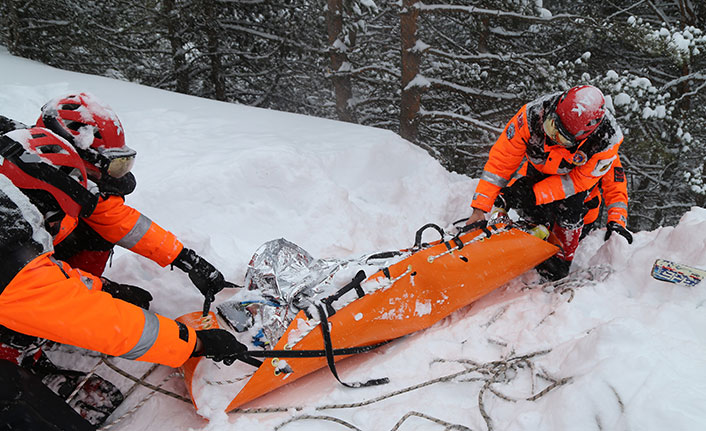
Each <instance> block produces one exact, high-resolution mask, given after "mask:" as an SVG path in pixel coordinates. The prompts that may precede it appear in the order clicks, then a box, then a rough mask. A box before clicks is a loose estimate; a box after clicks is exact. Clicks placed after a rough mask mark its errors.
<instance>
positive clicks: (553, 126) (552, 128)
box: [542, 113, 576, 148]
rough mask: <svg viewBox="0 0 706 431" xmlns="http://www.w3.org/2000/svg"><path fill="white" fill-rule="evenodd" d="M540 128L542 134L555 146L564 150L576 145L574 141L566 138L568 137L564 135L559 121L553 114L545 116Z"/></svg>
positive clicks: (566, 134) (564, 131)
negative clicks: (542, 130) (542, 129)
mask: <svg viewBox="0 0 706 431" xmlns="http://www.w3.org/2000/svg"><path fill="white" fill-rule="evenodd" d="M542 127H543V128H544V133H545V134H546V135H547V136H548V137H549V139H551V140H552V141H554V142H555V143H556V144H557V145H561V146H562V147H564V148H570V147H573V146H574V145H576V141H575V140H574V139H573V138H569V137H568V136H570V135H569V134H568V133H566V130H564V127H563V126H562V124H561V121H559V118H557V115H556V114H555V113H552V114H550V115H547V118H545V119H544V123H543V124H542Z"/></svg>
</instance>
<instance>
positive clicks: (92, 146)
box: [37, 93, 137, 178]
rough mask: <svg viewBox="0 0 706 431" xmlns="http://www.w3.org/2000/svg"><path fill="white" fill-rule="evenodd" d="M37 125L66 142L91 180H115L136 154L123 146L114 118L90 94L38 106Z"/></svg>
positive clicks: (126, 170) (122, 134)
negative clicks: (86, 170) (71, 146)
mask: <svg viewBox="0 0 706 431" xmlns="http://www.w3.org/2000/svg"><path fill="white" fill-rule="evenodd" d="M37 125H38V126H41V127H46V128H48V129H50V130H52V131H53V132H54V133H56V134H57V135H59V136H61V137H62V138H64V139H66V140H67V141H69V143H71V144H72V145H73V146H74V148H76V150H77V151H78V153H79V154H80V156H81V158H82V159H83V160H84V161H85V162H86V163H87V165H86V168H87V169H88V172H89V174H90V175H91V177H98V178H99V177H100V176H101V175H103V174H107V175H110V176H113V177H116V178H119V177H122V176H123V175H125V174H126V173H128V172H129V171H130V169H131V168H132V165H133V163H134V160H135V155H136V154H137V153H135V151H134V150H133V149H131V148H130V147H128V146H127V145H125V133H124V131H123V126H122V124H121V123H120V120H119V119H118V116H117V115H116V114H115V112H114V111H113V110H112V109H111V108H110V107H109V106H108V105H106V104H104V103H103V102H101V101H100V100H98V98H96V97H95V96H93V95H92V94H89V93H72V94H69V95H66V96H62V97H57V98H55V99H52V100H50V101H49V102H47V103H46V104H45V105H44V106H42V114H41V116H40V117H39V120H37Z"/></svg>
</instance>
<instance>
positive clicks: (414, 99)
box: [400, 0, 421, 143]
mask: <svg viewBox="0 0 706 431" xmlns="http://www.w3.org/2000/svg"><path fill="white" fill-rule="evenodd" d="M416 3H417V0H403V1H402V12H401V14H400V34H401V38H402V53H401V54H402V55H401V57H402V94H401V97H400V136H402V137H403V138H405V139H407V140H408V141H410V142H414V143H416V142H417V138H418V137H419V117H418V115H417V114H418V113H419V106H420V99H421V89H420V87H419V86H417V85H411V86H410V85H409V84H410V82H412V81H413V80H414V78H416V77H417V75H418V73H419V63H420V59H421V54H420V53H419V51H417V50H416V49H414V48H415V46H416V44H417V17H418V16H419V10H418V9H417V8H416V7H415V6H416Z"/></svg>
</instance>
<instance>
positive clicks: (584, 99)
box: [552, 85, 606, 145]
mask: <svg viewBox="0 0 706 431" xmlns="http://www.w3.org/2000/svg"><path fill="white" fill-rule="evenodd" d="M605 112H606V110H605V98H604V97H603V93H601V90H599V89H598V88H596V87H594V86H592V85H580V86H577V87H572V88H570V89H568V90H567V91H565V92H564V93H563V94H562V95H561V96H560V97H559V100H558V102H557V104H556V108H555V109H554V112H553V115H552V117H553V120H554V121H555V122H556V128H557V129H558V131H559V132H560V133H561V135H563V137H564V138H566V139H567V140H568V141H570V142H571V143H572V144H573V145H576V144H578V143H580V142H581V141H583V140H584V139H586V138H587V137H588V136H589V135H590V134H591V133H593V131H594V130H596V128H597V127H598V126H599V125H600V124H601V121H603V117H604V116H605Z"/></svg>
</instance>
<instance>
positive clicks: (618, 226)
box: [581, 157, 632, 244]
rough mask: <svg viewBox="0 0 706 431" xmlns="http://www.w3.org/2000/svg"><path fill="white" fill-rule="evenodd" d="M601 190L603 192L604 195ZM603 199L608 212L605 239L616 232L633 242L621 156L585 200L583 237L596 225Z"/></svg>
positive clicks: (630, 242) (626, 186) (629, 242)
mask: <svg viewBox="0 0 706 431" xmlns="http://www.w3.org/2000/svg"><path fill="white" fill-rule="evenodd" d="M601 191H602V192H603V193H602V195H601ZM602 200H605V205H606V211H607V213H608V221H607V222H606V233H605V236H604V239H605V240H606V241H608V238H610V237H611V235H612V234H613V232H615V233H617V234H618V235H620V236H622V237H623V238H625V239H626V240H627V242H628V244H632V234H631V233H630V231H629V230H628V229H627V222H628V185H627V181H626V179H625V170H624V169H623V165H622V163H621V162H620V157H618V158H617V159H616V160H615V163H613V167H612V168H611V170H610V171H609V172H608V173H607V174H605V176H603V178H601V181H599V182H598V186H597V187H594V188H593V189H591V193H589V195H588V197H587V198H586V201H585V202H584V211H585V213H586V214H585V215H584V216H583V231H582V232H581V238H582V239H583V238H584V237H585V236H586V235H588V233H589V232H590V231H591V230H592V229H593V228H594V227H595V223H596V220H597V219H598V215H599V213H600V210H601V201H602Z"/></svg>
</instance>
